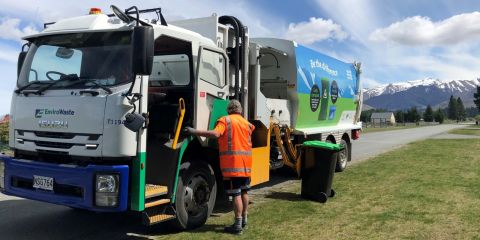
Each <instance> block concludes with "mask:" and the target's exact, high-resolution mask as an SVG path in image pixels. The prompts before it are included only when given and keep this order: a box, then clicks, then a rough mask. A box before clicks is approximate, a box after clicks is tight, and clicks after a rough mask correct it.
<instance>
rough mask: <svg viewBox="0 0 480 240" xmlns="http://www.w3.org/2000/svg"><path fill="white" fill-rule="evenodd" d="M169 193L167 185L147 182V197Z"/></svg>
mask: <svg viewBox="0 0 480 240" xmlns="http://www.w3.org/2000/svg"><path fill="white" fill-rule="evenodd" d="M167 193H168V187H167V186H161V185H153V184H146V185H145V199H148V198H154V197H158V196H162V195H165V194H167Z"/></svg>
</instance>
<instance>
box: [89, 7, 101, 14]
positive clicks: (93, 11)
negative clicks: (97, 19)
mask: <svg viewBox="0 0 480 240" xmlns="http://www.w3.org/2000/svg"><path fill="white" fill-rule="evenodd" d="M101 13H102V9H100V8H90V13H89V14H90V15H92V14H101Z"/></svg>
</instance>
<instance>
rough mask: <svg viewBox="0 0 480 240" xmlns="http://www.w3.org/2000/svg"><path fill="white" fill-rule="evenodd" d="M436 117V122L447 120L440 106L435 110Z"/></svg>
mask: <svg viewBox="0 0 480 240" xmlns="http://www.w3.org/2000/svg"><path fill="white" fill-rule="evenodd" d="M434 118H435V122H438V123H440V124H442V123H443V120H445V116H444V115H443V111H442V109H440V108H438V110H437V111H435V114H434Z"/></svg>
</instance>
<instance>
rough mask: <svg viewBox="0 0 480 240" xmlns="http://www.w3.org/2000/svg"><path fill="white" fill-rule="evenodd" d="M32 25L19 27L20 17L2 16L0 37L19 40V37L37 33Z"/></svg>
mask: <svg viewBox="0 0 480 240" xmlns="http://www.w3.org/2000/svg"><path fill="white" fill-rule="evenodd" d="M37 32H38V31H37V29H35V27H34V26H32V25H28V26H25V27H23V28H22V27H20V19H18V18H2V19H0V39H5V40H14V41H19V42H21V41H22V40H21V38H22V37H24V36H26V35H30V34H34V33H37Z"/></svg>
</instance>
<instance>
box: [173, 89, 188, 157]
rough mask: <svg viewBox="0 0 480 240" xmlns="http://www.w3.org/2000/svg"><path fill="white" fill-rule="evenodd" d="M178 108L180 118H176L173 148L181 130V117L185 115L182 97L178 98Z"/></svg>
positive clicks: (175, 147)
mask: <svg viewBox="0 0 480 240" xmlns="http://www.w3.org/2000/svg"><path fill="white" fill-rule="evenodd" d="M178 105H179V106H178V108H179V110H180V119H178V124H177V130H176V131H175V138H174V139H173V146H172V148H173V149H177V142H178V138H179V136H180V131H181V130H182V124H183V117H184V116H185V100H183V98H180V99H178Z"/></svg>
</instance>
